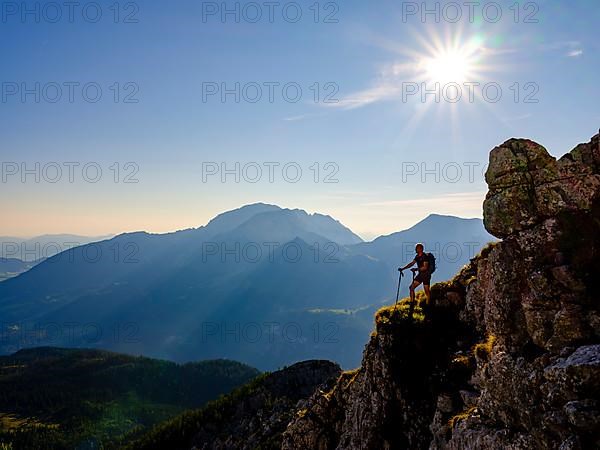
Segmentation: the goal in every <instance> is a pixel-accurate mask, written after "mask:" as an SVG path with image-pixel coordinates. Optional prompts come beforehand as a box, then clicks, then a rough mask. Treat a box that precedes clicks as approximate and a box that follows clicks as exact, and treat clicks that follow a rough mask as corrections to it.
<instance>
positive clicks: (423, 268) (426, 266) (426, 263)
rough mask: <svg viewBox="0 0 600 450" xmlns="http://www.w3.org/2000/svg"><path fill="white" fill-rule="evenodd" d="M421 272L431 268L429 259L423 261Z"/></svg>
mask: <svg viewBox="0 0 600 450" xmlns="http://www.w3.org/2000/svg"><path fill="white" fill-rule="evenodd" d="M419 270H420V271H421V272H427V271H428V270H429V261H425V262H424V263H423V267H421V268H420V269H419Z"/></svg>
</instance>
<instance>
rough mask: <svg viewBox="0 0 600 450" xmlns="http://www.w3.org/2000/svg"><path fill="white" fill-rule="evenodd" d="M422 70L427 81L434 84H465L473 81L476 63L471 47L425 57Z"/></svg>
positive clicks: (441, 51) (421, 65)
mask: <svg viewBox="0 0 600 450" xmlns="http://www.w3.org/2000/svg"><path fill="white" fill-rule="evenodd" d="M420 68H421V70H422V72H423V76H424V78H425V79H427V81H430V82H434V83H459V84H460V83H464V82H466V81H472V80H470V79H469V78H470V77H472V76H473V74H474V72H475V70H476V61H475V58H474V56H473V52H472V50H471V49H470V48H469V47H466V46H465V47H461V48H454V49H442V50H438V51H436V53H435V54H432V55H430V56H426V57H424V58H423V59H422V60H421V62H420Z"/></svg>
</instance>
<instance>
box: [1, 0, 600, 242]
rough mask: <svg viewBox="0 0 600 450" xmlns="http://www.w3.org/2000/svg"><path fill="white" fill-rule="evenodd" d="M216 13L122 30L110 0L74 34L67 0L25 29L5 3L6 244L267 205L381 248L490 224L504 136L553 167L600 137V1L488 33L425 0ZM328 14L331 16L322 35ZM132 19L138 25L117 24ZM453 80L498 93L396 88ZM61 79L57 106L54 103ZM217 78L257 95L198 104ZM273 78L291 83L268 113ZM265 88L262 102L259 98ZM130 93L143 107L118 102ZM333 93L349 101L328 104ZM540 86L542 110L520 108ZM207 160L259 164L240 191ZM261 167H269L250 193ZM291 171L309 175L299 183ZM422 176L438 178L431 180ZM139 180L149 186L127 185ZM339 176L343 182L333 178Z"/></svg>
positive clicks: (504, 6) (161, 9) (180, 15)
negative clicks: (409, 231)
mask: <svg viewBox="0 0 600 450" xmlns="http://www.w3.org/2000/svg"><path fill="white" fill-rule="evenodd" d="M209 3H210V2H204V3H203V2H192V1H176V2H169V3H165V2H137V3H131V4H127V2H123V3H120V4H119V13H120V14H119V19H118V22H119V23H115V16H114V9H113V10H111V9H110V5H112V4H114V2H99V4H100V5H101V7H102V18H101V19H99V21H98V22H97V23H91V22H92V20H91V19H90V18H92V19H93V17H92V16H93V13H94V12H95V11H94V10H93V9H89V10H87V13H88V20H85V19H84V18H83V17H82V15H81V10H79V9H76V10H75V11H74V20H73V21H72V23H71V21H69V18H68V17H66V16H68V10H67V9H66V8H63V9H62V11H61V12H62V13H63V17H62V19H61V20H59V21H58V22H57V23H49V20H48V19H51V18H52V17H54V16H53V15H54V11H53V10H52V9H51V8H50V7H48V9H46V10H45V13H44V12H40V21H39V22H40V23H36V20H35V17H34V16H33V15H28V16H26V17H25V18H24V19H23V18H22V17H20V13H22V11H17V12H16V13H14V14H11V11H7V10H4V11H3V13H4V14H3V16H2V18H1V22H0V36H1V37H2V39H0V54H1V56H2V72H1V73H2V80H0V81H1V82H2V93H3V98H2V103H0V133H1V134H2V144H1V158H0V159H1V161H2V163H3V175H4V176H5V179H3V180H2V192H3V194H2V196H1V197H0V208H1V209H2V211H3V216H4V218H3V220H2V223H0V235H35V234H42V233H59V232H64V233H67V232H69V233H79V234H88V235H98V234H104V233H119V232H123V231H134V230H148V231H154V232H165V231H171V230H176V229H181V228H188V227H196V226H199V225H202V224H204V223H206V222H207V221H208V220H209V219H210V218H211V217H213V216H214V215H216V214H217V213H219V212H222V211H224V210H227V209H233V208H236V207H239V206H241V205H243V204H246V203H253V202H258V201H262V202H268V203H276V204H279V205H281V206H285V207H291V208H302V209H306V210H307V211H310V212H315V211H318V212H322V213H326V214H330V215H332V216H334V217H336V218H338V219H339V220H341V221H342V222H343V223H344V224H346V225H347V226H349V227H351V228H352V229H353V230H354V231H356V232H358V233H359V234H360V235H362V236H363V237H365V238H371V237H373V236H375V235H379V234H384V233H390V232H393V231H396V230H399V229H403V228H406V227H408V226H410V225H412V224H413V223H415V222H416V221H418V220H420V219H422V218H423V217H425V216H426V215H427V214H428V213H430V212H436V213H445V214H454V215H459V216H464V217H475V216H481V200H482V198H483V195H484V193H485V190H486V185H485V183H484V181H483V177H482V172H483V170H482V169H484V167H485V164H486V161H487V155H488V153H489V151H490V150H491V149H492V148H493V147H494V146H495V145H498V144H500V143H502V142H503V141H505V140H506V139H508V138H510V137H527V138H530V139H533V140H536V141H538V142H540V143H541V144H543V145H545V146H546V147H547V148H548V150H549V151H550V153H552V154H554V155H556V156H560V155H562V154H563V153H565V152H566V151H568V150H570V149H571V148H572V147H574V146H575V145H576V144H577V143H579V142H583V141H587V140H589V138H590V137H591V136H592V135H593V134H595V133H596V132H597V131H598V128H599V124H600V110H599V108H598V100H599V95H598V94H599V91H600V88H599V87H598V83H597V78H598V73H599V71H600V58H599V45H600V44H599V42H600V40H599V39H598V30H597V24H598V23H599V20H600V5H599V4H598V3H597V1H595V0H589V1H586V0H576V1H571V2H568V3H567V2H558V1H539V2H521V3H518V10H519V16H518V18H516V17H515V9H514V7H513V9H511V5H514V3H515V2H514V1H512V0H511V1H500V2H498V4H499V5H500V6H501V11H502V17H501V18H500V19H499V20H498V21H497V22H496V23H493V20H492V19H494V15H495V11H494V10H492V9H488V10H486V13H487V16H483V15H482V14H483V11H482V8H476V9H475V10H474V16H473V21H472V23H471V21H470V20H469V17H468V15H469V11H468V8H467V7H466V6H463V7H462V10H461V12H462V14H463V17H462V18H461V19H460V20H458V21H457V22H456V23H451V21H450V20H452V18H453V17H454V14H455V11H454V10H451V9H449V8H450V6H448V5H447V4H448V3H451V2H441V3H440V4H439V5H440V14H442V9H443V8H444V7H445V8H446V9H444V11H445V12H446V17H445V18H446V19H448V20H444V19H445V18H444V16H443V15H441V17H440V19H441V20H440V21H439V23H438V22H436V20H435V17H434V16H433V15H429V16H426V17H425V19H426V20H425V21H424V22H423V21H422V20H421V18H420V14H418V13H417V14H415V15H407V14H405V15H404V17H403V5H404V8H405V13H406V12H407V10H406V8H410V7H412V6H414V5H417V7H420V5H421V2H417V3H414V4H410V5H409V4H408V3H406V2H405V3H404V4H403V3H402V2H397V1H379V2H377V3H376V4H371V3H369V2H364V1H360V2H359V1H344V2H339V3H335V2H321V3H317V5H318V10H319V18H318V23H315V20H314V19H315V16H314V11H315V9H314V8H315V7H314V5H315V2H298V3H297V4H296V5H299V8H300V10H301V11H302V18H301V19H300V20H299V21H298V22H296V23H292V21H291V19H292V18H293V16H294V13H295V12H296V11H297V9H293V8H292V9H288V10H287V11H288V16H286V17H287V20H286V18H285V17H284V16H283V13H282V9H283V5H285V4H286V2H281V3H280V4H279V6H277V7H275V12H274V16H273V20H272V23H271V21H270V20H269V18H268V9H267V7H266V6H264V4H263V3H262V2H258V3H256V4H258V5H259V6H261V10H262V13H263V17H262V19H261V20H259V21H258V22H257V23H250V22H249V21H247V20H244V19H245V16H243V15H241V17H240V21H239V23H238V22H236V21H235V20H234V18H233V17H232V16H231V15H230V16H227V17H226V20H225V21H223V20H221V19H220V18H219V14H217V15H214V16H213V15H211V16H207V15H205V16H204V20H203V8H204V9H205V12H206V11H208V9H207V8H210V7H212V5H213V4H212V3H211V4H210V5H209ZM235 3H236V2H226V4H227V5H228V7H230V8H234V6H235ZM248 3H249V2H241V3H240V8H244V6H246V5H247V4H248ZM486 3H489V2H482V3H481V4H482V5H484V4H486ZM25 4H27V5H29V6H30V7H31V8H33V5H35V2H29V3H28V2H25ZM47 4H48V3H47V2H41V3H40V5H42V6H43V5H47ZM81 4H82V5H85V4H86V3H85V2H82V3H81ZM426 4H427V6H428V7H429V8H434V6H435V2H426ZM459 4H461V5H462V2H459ZM216 5H217V7H219V5H221V2H218V3H216ZM311 5H313V6H312V8H313V9H311ZM5 8H6V6H5ZM250 8H251V6H246V10H245V11H246V12H247V13H248V14H251V13H253V11H252V10H251V9H250ZM288 8H289V7H288ZM330 13H333V15H332V16H331V18H333V19H335V20H337V23H323V22H324V18H325V16H326V15H327V14H330ZM127 14H132V16H131V18H132V19H134V20H136V21H137V23H122V22H123V19H124V17H125V16H126V15H127ZM515 19H517V20H516V22H517V23H515ZM527 19H529V20H527ZM530 22H531V23H530ZM448 55H450V56H448ZM448 61H451V62H450V63H448ZM457 66H458V67H457ZM432 68H433V69H432ZM448 77H450V78H448ZM452 77H455V78H457V81H460V82H464V81H467V82H477V83H480V84H481V85H484V84H490V83H496V85H497V86H500V88H501V89H502V98H501V100H499V101H498V102H496V103H492V102H491V101H489V99H487V100H486V98H485V97H484V96H483V95H482V94H481V93H479V92H477V89H476V90H475V92H474V101H473V103H470V102H468V101H466V100H465V99H464V98H463V99H461V100H460V101H458V102H456V103H451V102H450V101H448V100H447V99H446V98H444V97H442V99H441V101H440V102H439V103H436V102H435V101H433V100H432V99H433V96H429V97H426V98H425V101H423V100H422V99H421V98H420V95H418V94H416V95H408V96H407V97H406V98H405V99H403V98H402V89H405V90H406V89H410V88H411V87H414V86H415V85H416V86H418V87H419V88H421V87H422V86H423V84H422V83H429V84H428V85H427V86H430V87H431V86H432V83H435V82H436V81H437V82H441V85H445V83H448V82H449V81H452V80H453V79H452ZM458 78H461V79H460V80H458ZM36 82H38V83H40V88H39V89H38V92H40V93H41V94H40V95H41V99H40V102H39V103H37V102H36V101H35V98H34V97H35V96H34V94H29V95H28V96H25V99H24V100H23V98H22V97H21V94H22V92H17V93H16V94H13V93H11V92H12V91H11V89H13V88H14V87H15V86H17V87H18V89H19V90H21V89H22V87H23V83H25V86H26V87H28V89H30V90H31V89H33V90H34V91H35V90H36V89H35V83H36ZM69 82H75V83H80V85H79V86H82V85H85V84H86V83H96V85H95V86H100V88H101V89H102V93H103V95H102V98H101V99H100V100H99V101H98V102H96V103H92V102H90V101H89V97H88V100H86V99H85V98H84V96H83V93H82V92H81V89H80V87H75V88H74V91H73V92H74V99H73V102H70V101H68V99H67V97H68V95H67V90H66V88H65V87H64V83H69ZM54 83H56V84H58V85H61V86H63V88H62V89H63V92H62V93H63V95H62V97H61V98H60V100H59V101H57V102H56V103H51V102H50V101H48V99H50V98H54V97H53V95H54V94H53V92H54V91H53V89H54V88H53V86H54ZM115 83H119V88H118V89H117V88H116V87H115V86H116V85H115ZM128 83H129V84H128ZM207 83H212V84H211V86H215V85H216V86H218V87H219V88H220V87H221V86H222V85H223V84H224V85H225V86H226V87H227V88H229V89H234V88H235V83H240V94H241V92H242V88H246V89H247V90H246V91H244V92H245V93H246V94H247V95H246V96H243V95H241V99H240V102H239V103H236V102H235V101H234V100H233V95H229V96H228V97H226V98H225V100H226V101H225V102H223V101H221V98H220V95H218V94H217V95H212V96H208V97H207V98H206V101H203V87H204V89H207V86H208V84H207ZM265 83H279V85H278V86H277V87H275V88H274V98H273V102H270V101H269V100H268V98H267V97H268V95H267V94H268V90H267V88H266V87H265V86H266V85H265ZM287 83H293V86H299V87H300V88H301V89H302V94H301V96H300V98H299V100H298V101H297V102H295V103H292V102H291V101H286V100H285V98H284V94H283V92H282V89H281V86H283V85H286V84H287ZM315 83H317V84H318V86H319V88H318V89H317V88H316V86H317V85H315ZM328 83H329V84H328ZM515 83H518V85H515ZM527 83H529V84H527ZM460 84H461V83H459V85H460ZM256 85H259V86H261V87H262V89H263V96H262V97H261V99H260V100H259V101H257V102H255V103H251V102H250V101H248V100H249V99H251V97H253V96H254V92H255V91H253V90H252V89H254V87H253V86H256ZM461 86H462V85H461ZM515 86H518V88H517V87H515ZM111 87H112V88H111ZM462 88H463V91H462V92H463V94H464V93H465V92H466V90H465V89H464V86H463V87H462ZM134 90H135V92H134ZM317 90H318V92H319V94H320V98H319V100H318V101H316V102H315V99H314V93H315V91H317ZM116 91H118V92H119V94H120V98H119V101H118V102H115V101H114V97H113V95H114V93H115V92H116ZM515 92H519V99H518V101H515V98H514V93H515ZM88 94H89V92H88ZM92 94H93V92H92ZM128 94H132V96H131V97H130V99H135V100H137V103H125V102H124V101H123V99H124V97H125V96H127V95H128ZM293 94H294V92H292V96H293ZM327 94H332V97H331V98H332V99H334V100H337V103H325V102H324V101H323V99H324V96H325V95H327ZM528 94H529V95H530V96H531V97H530V99H533V100H537V103H528V102H525V97H526V96H527V95H528ZM92 96H93V95H92ZM36 163H39V164H40V169H39V172H40V174H41V179H40V182H35V179H34V175H28V176H26V178H25V182H22V180H21V175H22V174H21V173H17V174H7V172H9V171H10V170H11V168H14V164H17V166H18V167H19V172H20V171H21V167H22V164H25V165H26V166H27V167H28V168H30V169H33V171H36V170H37V169H36V168H35V167H36V166H35V164H36ZM53 163H55V164H58V165H61V166H63V167H64V163H79V166H78V168H77V169H75V172H74V180H73V182H72V183H71V182H69V180H68V177H67V175H66V172H63V173H62V175H61V176H60V177H58V181H57V182H55V183H50V182H48V178H52V177H53V175H51V173H52V170H53V169H52V167H53V166H52V164H53ZM89 163H93V164H94V166H95V167H100V168H101V169H102V176H101V178H100V179H99V181H98V182H96V183H91V182H89V181H86V180H85V179H84V177H83V176H82V174H81V170H80V168H81V167H82V166H83V165H85V164H89ZM115 163H117V166H114V165H113V164H115ZM127 163H133V166H132V165H129V166H127V165H126V164H127ZM207 163H216V164H217V166H218V167H220V165H221V164H222V163H225V164H227V167H229V168H235V167H236V166H235V164H236V163H239V164H240V169H241V168H243V167H244V166H246V169H247V170H248V172H245V173H241V178H240V182H239V183H237V182H235V180H234V176H233V175H229V176H228V177H227V178H226V180H225V182H224V183H223V182H221V180H220V178H219V174H217V175H212V176H207V177H206V179H205V180H203V167H204V169H205V170H206V168H207V167H208V165H207ZM265 163H267V164H269V163H273V164H279V165H278V166H276V165H272V167H274V172H273V174H274V179H273V182H272V183H271V182H269V179H268V178H269V177H268V173H267V170H268V169H267V167H268V166H265ZM315 163H316V166H315ZM328 163H329V164H328ZM7 164H8V165H7ZM48 164H50V166H49V165H48ZM286 164H288V166H286V167H288V169H289V170H290V172H288V173H287V175H290V173H291V174H292V175H290V176H289V177H288V179H287V180H286V178H285V176H284V174H283V172H282V168H283V167H284V166H285V165H286ZM436 164H438V165H439V166H436ZM256 165H258V166H260V167H262V168H263V173H262V176H261V177H260V178H259V179H258V182H255V183H252V182H250V181H249V178H252V177H253V176H254V173H255V172H252V171H253V170H254V169H255V167H256ZM44 167H46V172H43V168H44ZM111 167H112V169H111ZM115 167H118V168H119V173H118V174H116V171H115ZM211 167H213V166H211ZM298 167H299V168H300V169H301V170H302V175H301V176H300V177H299V180H298V181H297V182H295V183H293V182H291V181H290V179H292V178H294V174H293V173H294V171H295V170H296V169H297V168H298ZM311 167H312V169H311ZM317 167H318V169H319V171H318V175H317V174H316V168H317ZM456 167H460V168H461V170H462V174H461V175H459V174H458V172H456ZM468 167H473V168H474V178H472V179H470V177H469V176H468ZM415 168H416V169H415ZM423 168H428V169H429V170H430V172H429V174H428V175H426V178H425V181H426V182H423V180H422V178H421V175H422V173H421V171H422V169H423ZM415 170H417V173H414V174H411V173H412V172H413V171H415ZM134 172H135V175H132V176H131V179H133V180H138V182H137V183H124V182H123V179H124V177H125V176H126V175H127V174H129V175H131V174H133V173H134ZM244 175H246V178H244ZM327 175H330V176H329V178H328V180H329V181H337V182H333V183H325V182H324V181H325V177H326V176H327ZM436 175H438V176H439V180H435V176H436ZM115 176H116V177H117V180H118V181H119V182H117V183H115V180H114V178H115ZM315 176H317V181H318V182H315Z"/></svg>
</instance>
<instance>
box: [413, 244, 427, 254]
mask: <svg viewBox="0 0 600 450" xmlns="http://www.w3.org/2000/svg"><path fill="white" fill-rule="evenodd" d="M423 250H425V247H423V244H417V245H415V253H417V254H419V255H420V254H421V253H423Z"/></svg>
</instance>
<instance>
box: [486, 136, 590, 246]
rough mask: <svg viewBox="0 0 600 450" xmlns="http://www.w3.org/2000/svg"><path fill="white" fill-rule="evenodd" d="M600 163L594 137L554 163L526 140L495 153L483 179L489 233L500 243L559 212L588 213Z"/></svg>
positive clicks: (551, 158)
mask: <svg viewBox="0 0 600 450" xmlns="http://www.w3.org/2000/svg"><path fill="white" fill-rule="evenodd" d="M598 160H600V149H599V148H598V136H595V137H594V138H593V139H592V141H591V142H590V143H589V144H581V145H579V146H577V147H576V148H575V149H574V150H573V152H572V153H571V154H570V155H569V156H566V157H563V158H561V159H560V160H558V161H557V160H556V159H554V158H553V157H552V156H550V155H549V154H548V152H547V151H546V149H545V148H544V147H542V146H541V145H539V144H537V143H535V142H533V141H530V140H525V139H510V140H508V141H506V142H505V143H504V144H502V145H500V146H499V147H496V148H495V149H493V150H492V152H491V154H490V164H489V166H488V170H487V172H486V175H485V178H486V181H487V183H488V186H489V191H488V194H487V197H486V200H485V202H484V204H483V210H484V223H485V226H486V228H487V230H488V231H489V232H490V233H492V234H494V235H495V236H497V237H502V238H504V237H507V236H509V235H511V234H514V233H515V232H517V231H523V230H525V229H528V228H531V227H532V226H533V225H536V224H538V223H540V222H542V221H543V220H545V219H547V218H549V217H553V216H556V215H557V214H559V213H560V212H563V211H581V210H590V209H591V207H592V201H593V200H594V198H595V193H597V191H598V188H599V186H600V175H598Z"/></svg>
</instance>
